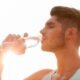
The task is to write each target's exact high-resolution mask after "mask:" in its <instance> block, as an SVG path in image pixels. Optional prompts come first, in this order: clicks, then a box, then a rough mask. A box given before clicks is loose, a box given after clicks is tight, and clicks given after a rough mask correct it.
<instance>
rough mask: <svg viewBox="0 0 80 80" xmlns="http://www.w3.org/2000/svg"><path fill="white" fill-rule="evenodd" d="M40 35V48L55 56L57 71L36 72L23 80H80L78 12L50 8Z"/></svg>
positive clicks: (79, 25) (57, 7) (72, 9)
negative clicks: (49, 14) (48, 17)
mask: <svg viewBox="0 0 80 80" xmlns="http://www.w3.org/2000/svg"><path fill="white" fill-rule="evenodd" d="M41 34H42V40H41V43H42V46H41V48H42V50H44V51H49V52H52V53H54V54H55V56H56V59H57V66H58V69H57V70H56V71H53V70H49V69H46V70H41V71H38V72H36V73H34V74H33V75H31V76H30V77H28V78H26V79H25V80H80V57H79V52H78V49H79V45H80V38H79V37H80V12H79V11H78V10H76V9H74V8H69V7H64V6H56V7H54V8H52V10H51V18H50V19H49V20H48V21H47V22H46V24H45V27H44V28H43V29H42V30H41ZM16 37H17V36H16ZM13 39H14V37H13ZM15 41H17V39H16V40H15ZM16 47H18V46H16Z"/></svg>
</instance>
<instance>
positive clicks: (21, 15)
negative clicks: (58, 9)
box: [0, 0, 80, 80]
mask: <svg viewBox="0 0 80 80" xmlns="http://www.w3.org/2000/svg"><path fill="white" fill-rule="evenodd" d="M59 5H61V6H70V7H75V8H77V9H80V1H79V0H0V28H1V29H0V43H1V41H2V40H3V39H4V38H5V37H6V36H7V35H8V34H10V33H12V34H20V35H23V34H24V33H25V32H27V33H28V34H29V35H30V36H38V35H40V33H39V32H40V30H41V29H42V28H43V27H44V24H45V22H46V21H47V19H48V18H49V17H50V10H51V8H52V7H54V6H59ZM40 45H41V44H40V43H39V44H38V45H37V46H36V47H33V48H29V49H27V50H26V53H25V54H23V55H16V54H14V53H6V55H4V59H3V63H4V70H3V73H2V80H23V79H24V78H25V77H28V76H29V75H31V74H33V73H34V72H36V71H39V70H42V69H47V68H50V69H53V70H54V69H57V66H56V58H55V56H54V54H52V53H47V52H43V51H42V50H41V49H40ZM79 52H80V51H79Z"/></svg>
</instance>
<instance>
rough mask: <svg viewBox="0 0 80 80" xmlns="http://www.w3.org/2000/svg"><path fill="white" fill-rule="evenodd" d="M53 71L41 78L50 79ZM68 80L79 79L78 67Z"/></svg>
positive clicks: (79, 70)
mask: <svg viewBox="0 0 80 80" xmlns="http://www.w3.org/2000/svg"><path fill="white" fill-rule="evenodd" d="M54 73H55V72H53V71H52V72H50V73H48V74H47V75H45V76H44V77H43V79H42V80H51V76H52V75H54ZM69 80H80V69H78V70H77V71H76V72H75V74H74V75H73V76H72V77H71V78H70V79H69Z"/></svg>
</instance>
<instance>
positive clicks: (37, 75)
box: [24, 69, 52, 80]
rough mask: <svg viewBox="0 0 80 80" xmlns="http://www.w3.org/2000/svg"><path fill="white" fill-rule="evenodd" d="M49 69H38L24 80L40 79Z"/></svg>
mask: <svg viewBox="0 0 80 80" xmlns="http://www.w3.org/2000/svg"><path fill="white" fill-rule="evenodd" d="M50 71H52V70H50V69H45V70H40V71H38V72H36V73H34V74H32V75H31V76H30V77H28V78H26V79H24V80H41V79H42V78H43V76H44V75H46V74H48V73H49V72H50Z"/></svg>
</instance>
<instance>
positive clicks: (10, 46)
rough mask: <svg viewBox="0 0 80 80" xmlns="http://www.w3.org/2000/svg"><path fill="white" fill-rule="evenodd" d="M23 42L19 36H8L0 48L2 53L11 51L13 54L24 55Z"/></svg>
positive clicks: (24, 47)
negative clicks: (2, 49) (2, 50)
mask: <svg viewBox="0 0 80 80" xmlns="http://www.w3.org/2000/svg"><path fill="white" fill-rule="evenodd" d="M24 43H25V40H24V39H23V38H21V36H20V35H14V34H9V35H8V36H7V37H6V38H5V39H4V41H3V42H2V46H3V48H4V51H8V50H12V51H13V52H15V53H18V54H22V53H25V49H26V46H25V44H24Z"/></svg>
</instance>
